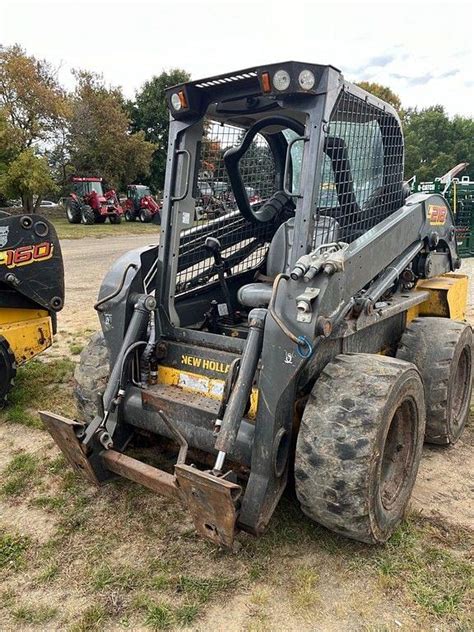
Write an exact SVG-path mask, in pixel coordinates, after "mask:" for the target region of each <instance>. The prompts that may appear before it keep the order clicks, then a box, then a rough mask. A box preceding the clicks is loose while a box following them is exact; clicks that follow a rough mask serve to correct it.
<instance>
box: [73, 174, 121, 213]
mask: <svg viewBox="0 0 474 632" xmlns="http://www.w3.org/2000/svg"><path fill="white" fill-rule="evenodd" d="M71 182H72V185H73V190H72V191H71V193H70V195H69V197H68V198H67V199H66V200H65V206H66V217H67V219H68V222H69V223H70V224H80V223H81V222H82V223H83V224H103V223H104V222H105V221H106V219H107V218H108V219H109V221H110V223H111V224H120V222H121V220H122V215H123V209H122V207H121V206H120V204H119V200H118V197H117V194H116V193H115V191H114V190H113V189H110V190H108V191H105V192H104V187H103V181H102V178H92V177H78V176H73V177H72V178H71Z"/></svg>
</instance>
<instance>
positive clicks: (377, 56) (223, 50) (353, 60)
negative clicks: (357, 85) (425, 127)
mask: <svg viewBox="0 0 474 632" xmlns="http://www.w3.org/2000/svg"><path fill="white" fill-rule="evenodd" d="M0 4H1V5H2V9H1V13H0V15H1V16H2V18H1V22H0V41H2V42H3V43H4V44H11V43H14V42H18V43H20V44H21V45H23V46H24V47H25V48H26V49H27V50H28V52H30V53H32V54H34V55H37V56H40V57H44V58H46V59H48V60H50V61H51V62H52V63H54V64H56V65H57V64H61V72H60V78H61V80H62V81H63V82H64V83H65V84H66V85H67V86H68V87H72V86H73V80H72V77H71V74H70V71H71V69H72V68H78V67H79V68H88V69H92V70H96V71H100V72H103V74H104V76H105V78H106V80H107V81H108V82H110V83H113V84H119V85H122V86H123V88H124V90H125V92H126V94H127V96H132V95H133V93H134V91H135V90H136V89H138V88H139V87H140V85H141V84H142V83H143V82H144V81H146V80H147V79H148V78H150V77H151V76H152V75H153V74H157V73H159V72H160V71H161V70H162V69H163V68H171V67H182V68H185V69H187V70H189V71H190V72H191V73H192V76H193V77H194V78H200V77H205V76H210V75H214V74H218V73H220V72H227V71H231V70H237V69H240V68H245V67H248V66H253V65H256V64H260V63H267V62H275V61H278V60H282V61H283V60H286V59H298V60H303V61H310V62H318V63H323V64H324V63H331V64H333V65H335V66H337V67H338V68H340V69H341V70H342V71H343V72H344V74H345V76H346V77H347V78H348V79H353V80H361V79H369V80H371V81H378V82H380V83H384V84H387V85H389V86H390V87H391V88H392V89H393V90H395V91H396V92H398V93H399V94H400V96H401V98H402V101H403V103H404V105H406V106H418V107H426V106H428V105H433V104H436V103H441V104H443V105H445V107H446V108H447V110H448V111H449V112H450V113H451V114H456V113H462V114H472V103H473V96H474V95H473V88H472V85H471V86H469V85H468V83H469V80H470V79H472V68H473V66H474V64H473V61H474V60H473V55H472V44H471V40H472V33H471V31H472V23H473V20H472V17H473V16H472V9H471V7H470V5H469V4H465V3H460V2H455V1H454V2H450V3H449V4H447V3H444V4H433V3H429V2H420V1H412V2H397V3H393V2H383V1H382V0H379V1H378V2H373V3H370V2H369V3H367V2H352V3H340V2H331V1H326V2H314V1H313V2H309V1H307V2H303V1H302V0H285V2H281V1H279V2H277V1H276V0H273V1H272V0H269V1H268V2H262V1H258V0H254V1H250V0H240V1H238V2H237V1H233V0H220V1H216V0H212V1H210V0H202V1H200V0H196V1H194V2H193V1H191V0H188V1H186V2H185V1H183V0H169V1H168V2H162V1H154V2H142V1H139V2H127V3H123V2H122V3H120V2H113V1H109V0H97V1H93V0H78V1H77V2H74V1H71V2H66V1H63V2H39V1H37V2H23V1H22V0H0ZM454 71H457V72H456V73H454Z"/></svg>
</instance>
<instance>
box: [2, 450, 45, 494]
mask: <svg viewBox="0 0 474 632" xmlns="http://www.w3.org/2000/svg"><path fill="white" fill-rule="evenodd" d="M38 465H39V458H38V457H37V456H35V455H34V454H29V453H28V452H22V453H21V454H17V455H16V456H14V457H13V459H12V460H11V461H10V463H9V464H8V466H7V467H6V469H5V471H4V474H3V479H4V482H3V483H2V485H1V487H0V494H1V495H2V496H19V495H20V494H22V493H23V492H24V491H26V490H27V489H31V487H33V486H34V485H35V482H36V476H35V474H36V471H37V469H38Z"/></svg>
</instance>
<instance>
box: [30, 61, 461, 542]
mask: <svg viewBox="0 0 474 632" xmlns="http://www.w3.org/2000/svg"><path fill="white" fill-rule="evenodd" d="M167 99H168V104H169V109H170V114H171V118H170V130H169V131H170V133H169V148H168V158H167V171H166V182H165V191H164V200H163V211H162V225H161V233H160V238H159V244H158V245H157V246H151V247H147V248H142V249H139V250H135V251H132V252H129V253H128V254H126V255H125V256H124V257H123V258H121V259H120V260H118V261H117V262H116V263H115V265H114V266H113V267H112V269H111V270H110V271H109V273H108V274H107V276H106V277H105V280H104V282H103V285H102V287H101V290H100V294H99V300H98V302H97V304H96V309H97V311H98V315H99V320H100V324H101V327H102V332H103V333H102V334H97V335H96V336H95V337H94V338H93V340H92V341H91V344H90V346H89V347H88V349H86V350H84V351H83V355H82V359H81V366H80V367H79V369H78V372H77V374H76V379H77V387H76V391H77V395H78V405H79V410H80V411H81V416H82V419H80V420H79V421H73V420H69V419H65V418H62V417H59V416H57V415H55V414H53V413H49V412H43V413H42V418H43V421H44V423H45V424H46V427H47V428H48V429H49V431H50V433H51V435H52V436H53V437H54V439H55V440H56V442H57V444H58V445H59V447H60V448H61V449H62V450H63V452H64V454H65V455H66V456H67V458H68V460H69V461H70V463H71V465H72V466H73V467H74V468H75V469H76V470H77V471H78V472H80V473H81V474H82V475H83V476H84V477H85V478H86V479H87V480H88V481H90V482H92V483H95V484H100V483H104V482H106V481H109V480H111V479H113V478H114V477H117V476H122V477H126V478H128V479H131V480H132V481H135V482H137V483H140V484H142V485H145V486H147V487H149V488H150V489H152V490H153V491H155V492H157V493H159V494H164V495H166V496H169V497H176V498H179V499H181V501H182V502H183V504H184V505H185V507H187V509H188V510H189V511H190V514H191V516H192V518H193V520H194V523H195V527H196V530H197V531H198V533H199V534H201V535H202V536H204V537H206V538H208V539H210V540H211V541H213V542H215V543H217V544H219V545H223V546H227V547H230V546H232V543H233V540H234V537H235V534H236V532H237V531H238V530H244V531H247V532H250V533H252V534H255V535H258V534H261V533H262V532H263V531H264V529H265V527H266V526H267V524H268V522H269V520H270V518H271V516H272V513H273V511H274V509H275V507H276V506H277V504H278V502H279V499H280V497H281V495H282V493H283V491H284V490H285V487H286V486H287V483H288V481H290V480H291V481H292V480H294V484H295V489H296V496H297V498H298V500H299V502H300V504H301V508H302V510H303V511H304V513H305V514H307V515H308V516H310V517H311V518H312V519H314V520H315V521H317V522H319V523H321V524H322V525H325V526H326V527H328V528H329V529H332V530H334V531H337V532H339V533H341V534H344V535H346V536H348V537H351V538H355V539H357V540H361V541H364V542H373V543H377V542H384V541H385V540H387V538H388V537H389V536H390V534H391V533H392V532H393V530H394V529H395V527H396V526H397V524H398V523H399V521H400V520H401V519H402V517H403V513H404V510H405V508H406V505H407V503H408V500H409V497H410V494H411V491H412V488H413V485H414V482H415V478H416V474H417V470H418V465H419V461H420V457H421V450H422V445H423V441H424V440H425V441H431V442H435V443H440V444H449V443H454V442H455V441H456V440H457V439H458V438H459V436H460V434H461V432H462V430H463V427H464V424H465V422H466V418H467V415H468V411H469V402H470V397H471V388H472V348H473V343H472V332H471V328H470V327H469V326H468V325H467V324H466V323H465V322H464V320H463V319H464V311H465V305H466V290H467V278H466V277H465V276H462V275H460V274H457V273H455V271H456V270H457V269H458V268H459V266H460V260H459V257H458V254H457V251H456V240H455V229H454V225H453V217H452V213H451V209H450V208H449V205H448V203H447V202H446V200H445V199H444V198H443V197H442V196H441V195H438V194H434V195H430V194H423V193H417V194H414V195H411V194H410V192H409V190H407V188H406V187H405V186H404V184H403V180H402V177H403V153H404V146H403V136H402V131H401V127H400V121H399V119H398V116H397V114H396V112H395V111H394V109H393V108H392V107H391V106H390V105H388V104H387V103H384V102H382V101H380V100H379V99H377V98H375V97H374V96H372V95H370V94H368V93H366V92H364V91H363V90H361V89H360V88H358V87H357V86H355V85H353V84H351V83H348V82H347V81H345V80H344V78H343V76H342V74H341V72H340V71H339V70H337V69H336V68H334V67H332V66H322V65H315V64H306V63H297V62H286V63H282V64H275V65H269V66H262V67H255V68H249V69H246V70H242V71H238V72H234V73H230V74H225V75H219V76H215V77H211V78H208V79H203V80H200V81H192V82H188V83H185V84H182V85H178V86H175V87H174V88H171V89H169V90H168V91H167ZM203 179H206V181H209V179H213V181H215V182H219V183H227V185H228V187H229V190H231V191H232V195H233V199H235V204H234V205H233V206H232V207H230V209H228V210H227V212H226V213H225V214H224V215H221V216H219V217H214V218H202V217H201V218H196V208H195V207H196V199H197V198H199V187H198V183H199V182H200V181H202V180H203ZM249 190H252V191H255V192H256V194H258V196H259V198H260V201H259V203H250V201H249V197H248V191H249ZM96 396H97V397H96ZM139 435H143V436H145V437H148V439H149V440H150V441H151V440H153V439H155V440H156V441H157V443H158V444H159V445H161V446H162V448H163V450H167V451H168V452H169V453H171V454H173V455H174V456H173V458H175V460H176V462H175V464H174V467H172V468H171V470H170V471H168V470H166V469H159V468H157V467H156V466H155V465H153V464H150V463H147V462H145V461H144V460H143V457H142V458H136V454H135V453H134V456H131V454H130V447H131V446H132V445H133V441H134V438H135V437H137V436H139ZM127 452H128V454H127ZM145 460H146V459H145Z"/></svg>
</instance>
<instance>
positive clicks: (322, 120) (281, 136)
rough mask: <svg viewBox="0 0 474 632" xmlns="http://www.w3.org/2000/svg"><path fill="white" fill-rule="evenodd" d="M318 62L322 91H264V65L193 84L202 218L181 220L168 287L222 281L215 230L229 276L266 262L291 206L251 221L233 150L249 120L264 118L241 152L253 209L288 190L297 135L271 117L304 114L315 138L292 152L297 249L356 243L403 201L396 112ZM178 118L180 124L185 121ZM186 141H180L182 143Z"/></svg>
mask: <svg viewBox="0 0 474 632" xmlns="http://www.w3.org/2000/svg"><path fill="white" fill-rule="evenodd" d="M314 68H318V69H319V70H318V73H317V76H318V77H319V85H318V86H317V91H318V94H317V95H315V94H312V95H308V96H305V98H303V97H302V96H301V95H298V99H296V97H295V95H294V94H288V95H279V97H278V98H276V97H273V96H270V97H265V96H264V95H263V94H262V83H261V76H262V70H261V69H250V70H248V71H245V72H244V71H242V73H234V74H235V78H234V79H232V80H231V79H229V77H227V76H226V77H217V78H211V79H209V80H202V81H197V82H190V83H189V84H185V86H184V88H185V93H186V98H189V100H190V102H191V103H193V104H194V103H198V104H201V105H200V106H196V111H194V110H193V112H194V114H193V116H194V119H193V121H192V122H191V121H190V123H188V124H190V125H191V126H192V125H196V123H197V122H200V124H201V126H202V131H201V135H200V137H199V139H198V141H197V143H196V152H195V153H196V155H195V156H193V159H194V162H193V163H192V164H190V170H191V172H192V173H191V176H190V179H191V181H192V186H190V187H189V188H190V195H192V198H193V201H194V217H193V221H192V223H191V226H190V227H186V228H185V227H181V228H180V229H179V237H178V238H177V239H176V240H175V244H176V248H175V250H174V252H169V256H170V257H176V258H177V262H176V264H175V266H176V267H175V270H176V274H175V275H172V276H173V278H172V280H171V285H170V291H169V296H170V297H172V300H173V301H174V300H175V299H176V300H180V297H182V296H183V295H185V294H186V293H188V292H189V291H192V290H196V291H197V290H199V288H205V287H206V286H208V285H209V284H210V283H212V282H214V281H216V280H217V277H216V273H215V269H214V265H213V260H212V258H211V257H210V256H209V255H208V254H207V253H206V251H205V249H204V247H203V246H204V242H205V239H206V237H208V236H212V237H216V238H218V239H219V240H220V242H221V244H222V248H223V251H222V255H223V257H224V258H225V259H226V260H227V266H228V268H227V275H228V276H229V277H233V276H237V275H240V274H243V273H246V272H249V271H252V270H254V269H255V270H256V269H259V268H261V269H264V268H262V263H263V262H264V260H265V256H266V253H267V250H268V245H269V242H270V240H271V239H272V237H273V235H274V234H275V231H276V230H277V228H278V227H279V225H280V224H281V223H282V222H283V221H285V220H286V219H288V217H289V214H286V215H285V214H283V215H282V216H281V217H275V218H273V219H272V220H271V221H268V222H262V223H259V222H255V221H252V219H250V218H249V217H248V213H245V212H244V209H243V208H242V206H243V205H242V203H241V200H239V196H238V195H236V191H235V183H234V181H233V178H232V174H229V171H228V169H227V168H226V161H225V159H224V156H225V155H226V154H227V155H228V156H229V155H232V154H233V153H235V152H236V151H237V150H238V148H239V147H240V146H241V144H242V141H243V140H244V138H245V134H246V132H247V130H248V129H249V128H251V127H252V126H255V125H257V126H258V125H261V129H259V132H258V133H257V134H256V135H255V136H254V138H253V139H252V141H251V142H250V143H249V144H248V146H247V147H246V148H245V151H244V152H243V153H242V152H241V153H240V154H239V156H238V169H239V177H240V179H241V181H242V183H243V185H244V188H245V198H246V201H247V202H248V204H249V205H251V208H252V209H253V208H259V206H261V205H263V204H264V203H265V202H266V201H267V200H268V199H270V198H271V196H272V195H274V194H275V193H276V192H277V191H279V190H282V189H285V185H286V183H284V182H283V180H284V167H285V159H284V157H283V159H282V158H281V156H282V154H283V156H285V153H286V150H287V148H288V145H291V144H292V143H291V140H292V137H291V136H289V135H288V132H290V130H283V128H282V127H280V128H279V129H278V130H275V129H270V130H267V129H265V124H264V122H263V121H264V119H265V118H268V119H271V118H272V117H275V118H278V117H289V118H292V119H294V120H295V125H301V123H304V128H305V132H304V133H305V136H306V138H305V140H308V141H309V142H307V143H305V144H304V147H303V145H302V146H301V147H300V148H299V150H300V152H299V153H300V155H299V156H298V157H297V156H296V155H293V153H291V159H292V160H293V161H294V163H295V165H297V166H298V169H299V171H298V173H297V175H296V178H297V179H298V192H299V195H295V196H294V198H293V199H294V206H295V207H296V209H295V242H294V250H295V257H296V256H300V255H301V254H304V252H305V251H306V252H307V251H309V250H310V249H311V248H313V247H314V245H315V244H316V243H318V244H320V243H326V242H332V241H336V240H339V241H345V242H351V241H353V240H355V239H357V238H358V237H360V236H361V235H363V234H364V233H365V232H366V231H367V230H369V229H370V228H372V227H373V226H375V225H376V224H378V223H379V222H381V221H382V220H384V219H385V218H386V217H388V216H389V215H390V214H392V213H393V212H395V211H396V210H397V209H398V208H400V206H402V204H403V187H402V183H403V180H402V179H403V138H402V134H401V129H400V122H399V120H398V117H397V115H396V112H395V111H394V110H393V108H391V107H390V106H388V105H387V104H385V103H383V102H382V101H380V100H378V99H376V98H374V97H372V96H371V95H368V94H367V93H365V92H364V91H363V90H361V89H359V88H358V87H357V86H353V85H352V84H350V83H348V82H345V81H343V80H342V76H341V74H340V73H339V71H337V70H336V69H334V68H332V67H322V66H320V67H316V66H314ZM232 77H234V75H232ZM178 88H180V87H178ZM178 88H176V89H178ZM172 90H175V89H172ZM315 91H316V89H315ZM196 95H197V96H198V97H199V98H197V97H196ZM190 107H191V106H190ZM193 107H194V105H193ZM199 108H200V111H198V110H199ZM178 118H179V117H178ZM179 124H180V125H181V126H182V127H181V128H179V129H182V128H183V127H186V125H185V124H184V123H183V122H179ZM290 127H291V126H290ZM278 132H279V133H278ZM185 133H186V132H185ZM292 133H293V137H294V135H295V132H294V130H293V131H292ZM179 147H182V145H180V144H179V142H177V144H176V146H175V149H174V151H176V150H177V151H180V149H179ZM293 148H294V149H295V148H296V149H297V148H298V147H297V145H294V146H293ZM291 152H293V149H292V150H291ZM227 162H228V161H227Z"/></svg>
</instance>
